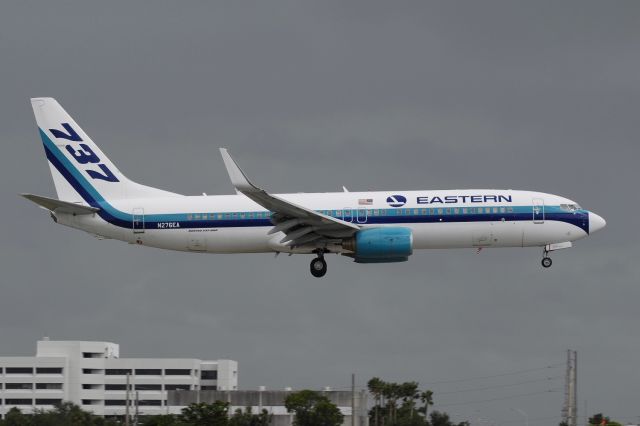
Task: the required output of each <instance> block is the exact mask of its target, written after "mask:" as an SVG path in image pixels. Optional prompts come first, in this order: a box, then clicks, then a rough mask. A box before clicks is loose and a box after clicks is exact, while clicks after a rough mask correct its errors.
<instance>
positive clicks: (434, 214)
mask: <svg viewBox="0 0 640 426" xmlns="http://www.w3.org/2000/svg"><path fill="white" fill-rule="evenodd" d="M278 197H280V198H283V199H285V200H287V201H290V202H292V203H295V204H298V205H301V206H304V207H306V208H308V209H312V210H315V211H318V212H320V213H323V214H326V215H329V216H333V217H337V218H339V219H342V220H344V221H347V222H353V223H356V224H358V225H361V226H362V227H363V228H369V227H388V226H402V227H406V228H409V229H411V231H412V234H413V248H414V249H442V248H464V247H530V246H545V245H548V244H555V243H561V242H569V241H575V240H578V239H580V238H583V237H585V236H587V235H588V234H589V232H590V214H591V215H592V213H589V212H588V211H586V210H583V209H581V208H580V207H579V206H577V205H576V204H575V203H574V202H573V201H571V200H568V199H566V198H563V197H559V196H556V195H551V194H545V193H539V192H529V191H514V190H447V191H385V192H337V193H303V194H281V195H278ZM398 197H399V198H398ZM98 205H99V206H100V208H101V209H102V210H101V211H100V212H99V213H97V214H93V215H77V216H73V215H71V214H64V213H62V214H56V216H57V220H58V222H59V223H61V224H64V225H68V226H71V227H74V228H78V229H82V230H84V231H87V232H89V233H92V234H96V235H99V236H102V237H107V238H114V239H118V240H122V241H126V242H129V243H135V244H140V245H145V246H151V247H158V248H163V249H170V250H181V251H196V252H209V253H259V252H295V253H310V252H312V251H313V250H314V249H315V247H313V246H304V245H303V246H299V247H295V248H292V247H289V246H286V245H284V244H281V243H279V241H280V240H282V238H283V237H284V234H283V233H281V232H278V233H275V234H271V235H269V234H268V232H269V231H270V230H271V229H272V228H273V224H272V223H271V220H270V212H268V211H267V210H265V209H264V208H263V207H261V206H260V205H258V204H256V203H255V202H253V201H252V200H250V199H249V198H247V197H246V196H244V195H241V194H239V195H218V196H180V195H176V196H168V197H161V198H140V199H122V200H117V199H115V200H109V201H108V202H107V201H105V200H99V201H98ZM591 222H593V220H591ZM591 226H592V229H591V231H593V223H592V224H591ZM329 248H330V251H333V252H343V251H345V250H343V249H341V247H340V246H339V244H337V245H335V246H332V247H329Z"/></svg>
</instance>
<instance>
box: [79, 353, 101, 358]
mask: <svg viewBox="0 0 640 426" xmlns="http://www.w3.org/2000/svg"><path fill="white" fill-rule="evenodd" d="M82 358H104V353H102V352H82Z"/></svg>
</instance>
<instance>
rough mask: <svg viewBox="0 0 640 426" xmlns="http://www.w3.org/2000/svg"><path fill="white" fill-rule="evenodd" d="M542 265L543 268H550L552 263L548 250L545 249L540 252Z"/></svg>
mask: <svg viewBox="0 0 640 426" xmlns="http://www.w3.org/2000/svg"><path fill="white" fill-rule="evenodd" d="M542 253H543V254H542V256H543V257H542V262H541V263H542V266H543V267H544V268H550V267H551V265H553V260H551V258H550V257H549V252H548V251H547V250H545V251H543V252H542Z"/></svg>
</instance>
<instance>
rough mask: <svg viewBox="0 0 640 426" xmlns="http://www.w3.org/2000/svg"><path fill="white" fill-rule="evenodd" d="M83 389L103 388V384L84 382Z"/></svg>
mask: <svg viewBox="0 0 640 426" xmlns="http://www.w3.org/2000/svg"><path fill="white" fill-rule="evenodd" d="M82 389H94V390H95V389H102V385H98V384H95V383H89V384H87V383H83V384H82Z"/></svg>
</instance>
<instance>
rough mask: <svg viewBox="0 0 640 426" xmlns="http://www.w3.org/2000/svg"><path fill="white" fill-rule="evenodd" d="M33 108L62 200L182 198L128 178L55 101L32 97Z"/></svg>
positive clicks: (92, 203)
mask: <svg viewBox="0 0 640 426" xmlns="http://www.w3.org/2000/svg"><path fill="white" fill-rule="evenodd" d="M31 106H32V107H33V112H34V114H35V117H36V122H37V123H38V128H39V129H40V137H41V138H42V143H43V144H44V149H45V153H46V155H47V159H48V160H49V166H50V168H51V175H52V176H53V183H54V185H55V187H56V192H57V194H58V198H59V199H60V200H64V201H70V202H79V201H84V202H86V203H89V205H94V206H95V205H96V203H97V202H100V201H102V200H105V199H124V198H148V197H161V196H177V195H178V194H174V193H172V192H167V191H163V190H161V189H156V188H151V187H148V186H145V185H140V184H138V183H135V182H133V181H131V180H129V179H127V177H126V176H124V175H123V174H122V173H121V172H120V170H118V168H117V167H116V166H115V164H113V163H112V162H111V160H109V158H108V157H107V156H106V155H105V154H104V153H103V152H102V150H101V149H100V148H99V147H98V146H97V145H96V144H95V143H94V142H93V140H91V138H90V137H89V135H87V134H86V133H85V132H84V130H82V128H81V127H80V126H79V125H78V123H76V122H75V120H74V119H73V118H72V117H71V116H70V115H69V114H68V113H67V112H66V111H65V110H64V109H63V108H62V106H60V104H59V103H58V101H56V100H55V99H53V98H32V99H31Z"/></svg>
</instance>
